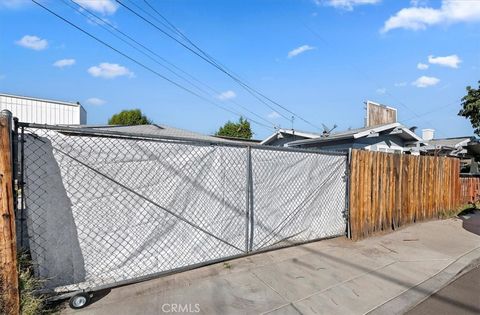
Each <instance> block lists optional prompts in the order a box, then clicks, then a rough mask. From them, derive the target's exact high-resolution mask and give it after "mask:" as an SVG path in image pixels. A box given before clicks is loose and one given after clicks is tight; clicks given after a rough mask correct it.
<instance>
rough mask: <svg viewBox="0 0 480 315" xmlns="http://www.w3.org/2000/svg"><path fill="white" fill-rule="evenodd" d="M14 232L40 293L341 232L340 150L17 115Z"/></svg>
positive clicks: (343, 168)
mask: <svg viewBox="0 0 480 315" xmlns="http://www.w3.org/2000/svg"><path fill="white" fill-rule="evenodd" d="M18 137H19V143H20V145H19V150H18V151H19V154H18V159H19V161H20V162H19V164H20V172H19V174H20V180H19V181H18V182H19V183H20V189H19V190H20V191H21V193H20V197H21V202H19V210H18V211H19V213H18V216H17V217H18V218H20V222H19V229H20V232H19V235H20V237H19V242H20V243H21V244H22V246H23V247H25V248H28V249H29V251H30V253H31V257H32V261H33V265H34V270H35V274H36V276H37V277H38V278H41V279H43V283H44V290H45V291H46V292H54V291H55V292H58V293H62V292H72V291H79V290H86V291H91V290H96V289H99V288H104V287H111V286H116V285H120V284H125V283H131V282H135V281H140V280H144V279H149V278H153V277H156V276H158V275H161V274H164V273H170V272H175V271H180V270H185V269H188V268H192V267H195V266H200V265H205V264H209V263H212V262H216V261H221V260H225V259H228V258H232V257H238V256H241V255H245V254H248V253H250V252H258V251H262V250H266V249H271V248H275V247H282V246H286V245H291V244H297V243H303V242H307V241H312V240H317V239H321V238H326V237H333V236H338V235H344V234H345V231H346V200H347V198H346V194H347V190H346V189H347V188H346V172H347V155H346V154H344V153H335V152H316V151H306V150H292V149H285V148H273V147H263V146H258V145H254V146H249V145H245V144H241V143H234V142H232V143H228V142H211V141H203V140H196V139H184V138H175V137H158V136H150V135H139V134H127V133H123V132H115V131H104V130H95V129H82V128H71V127H70V128H67V127H58V126H57V127H54V126H42V125H34V124H26V123H20V124H19V131H18Z"/></svg>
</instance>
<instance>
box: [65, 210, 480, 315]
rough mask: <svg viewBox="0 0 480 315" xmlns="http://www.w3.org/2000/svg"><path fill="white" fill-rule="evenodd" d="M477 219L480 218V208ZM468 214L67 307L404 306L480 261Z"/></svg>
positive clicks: (282, 310) (342, 310)
mask: <svg viewBox="0 0 480 315" xmlns="http://www.w3.org/2000/svg"><path fill="white" fill-rule="evenodd" d="M470 219H476V220H478V222H480V220H479V219H480V214H478V213H476V214H474V215H471V217H470ZM465 222H466V223H464V221H462V220H460V219H448V220H443V221H431V222H426V223H421V224H416V225H412V226H409V227H407V228H404V229H402V230H399V231H397V232H394V233H390V234H387V235H383V236H377V237H373V238H370V239H367V240H363V241H360V242H352V241H350V240H348V239H345V238H336V239H331V240H325V241H319V242H315V243H310V244H306V245H302V246H296V247H291V248H286V249H281V250H276V251H271V252H267V253H262V254H257V255H253V256H249V257H245V258H240V259H235V260H231V261H229V262H228V264H224V263H219V264H215V265H211V266H207V267H203V268H199V269H196V270H192V271H188V272H184V273H180V274H176V275H171V276H167V277H163V278H160V279H156V280H151V281H147V282H143V283H138V284H134V285H129V286H124V287H120V288H116V289H113V290H112V291H111V292H110V293H109V294H107V295H106V296H104V297H103V298H101V299H100V300H98V301H97V302H95V303H93V304H91V305H90V306H88V307H86V308H84V309H82V310H79V311H73V310H71V309H65V310H64V311H63V313H64V314H98V315H100V314H102V315H108V314H116V315H120V314H162V313H175V312H173V310H174V308H176V310H177V311H178V310H179V309H181V310H183V311H191V312H195V311H199V313H201V314H259V313H267V314H342V315H343V314H365V313H369V312H371V313H377V314H387V313H388V314H392V313H393V314H395V313H397V314H401V313H404V312H405V311H407V310H409V309H410V308H411V307H413V306H414V305H416V304H417V303H419V302H421V301H422V300H424V299H425V298H426V297H428V296H429V295H431V294H432V293H434V292H436V291H438V290H439V289H441V288H442V287H444V286H445V285H446V284H448V283H450V282H451V281H452V280H453V279H454V278H455V277H457V276H458V275H459V274H462V271H465V270H466V269H468V268H467V267H469V266H473V265H474V264H475V263H478V261H479V259H480V236H478V235H476V234H475V233H473V232H469V231H467V230H466V229H464V225H465V224H468V222H470V221H469V220H466V221H465ZM470 225H471V224H470ZM470 230H471V229H470ZM185 307H186V309H185ZM182 308H183V309H182ZM177 313H178V312H177Z"/></svg>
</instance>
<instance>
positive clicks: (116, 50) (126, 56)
mask: <svg viewBox="0 0 480 315" xmlns="http://www.w3.org/2000/svg"><path fill="white" fill-rule="evenodd" d="M32 2H33V3H35V4H36V5H38V6H40V7H41V8H43V9H44V10H46V11H48V12H49V13H51V14H53V15H54V16H56V17H57V18H59V19H61V20H62V21H64V22H65V23H67V24H69V25H70V26H72V27H74V28H76V29H77V30H79V31H81V32H82V33H84V34H85V35H87V36H89V37H91V38H93V39H94V40H96V41H97V42H99V43H101V44H102V45H104V46H106V47H108V48H110V49H111V50H113V51H115V52H116V53H118V54H120V55H122V56H123V57H125V58H127V59H128V60H130V61H132V62H134V63H135V64H137V65H138V66H140V67H142V68H144V69H145V70H147V71H149V72H151V73H153V74H155V75H157V76H158V77H160V78H162V79H164V80H165V81H167V82H169V83H171V84H173V85H175V86H176V87H178V88H180V89H182V90H184V91H186V92H188V93H190V94H192V95H194V96H196V97H198V98H200V99H202V100H203V101H205V102H208V103H210V104H212V105H214V106H216V107H219V108H221V109H223V110H225V111H228V112H230V113H232V114H235V115H237V116H240V117H246V118H247V119H249V120H250V121H252V122H254V123H256V124H258V125H260V126H263V127H266V128H268V129H271V127H270V126H266V125H264V124H262V123H260V122H257V121H255V120H253V119H251V118H248V117H247V116H245V115H242V114H239V113H237V112H235V111H232V110H230V109H228V108H225V107H223V106H220V105H218V104H216V103H214V102H211V101H210V100H209V99H207V98H205V97H203V96H202V95H200V94H198V93H196V92H194V91H192V90H190V89H188V88H186V87H184V86H182V85H181V84H179V83H177V82H175V81H173V80H172V79H170V78H168V77H166V76H164V75H162V74H161V73H159V72H158V71H156V70H154V69H152V68H150V67H148V66H146V65H145V64H143V63H142V62H140V61H138V60H136V59H134V58H132V57H130V56H129V55H127V54H125V53H123V52H122V51H120V50H118V49H117V48H115V47H113V46H111V45H110V44H108V43H106V42H105V41H103V40H101V39H100V38H98V37H96V36H95V35H93V34H91V33H89V32H87V31H85V30H84V29H82V28H81V27H79V26H77V25H76V24H74V23H72V22H70V21H69V20H67V19H66V18H64V17H62V16H61V15H59V14H57V13H56V12H54V11H52V10H50V9H49V8H47V7H46V6H44V5H42V4H40V3H39V2H37V1H36V0H32Z"/></svg>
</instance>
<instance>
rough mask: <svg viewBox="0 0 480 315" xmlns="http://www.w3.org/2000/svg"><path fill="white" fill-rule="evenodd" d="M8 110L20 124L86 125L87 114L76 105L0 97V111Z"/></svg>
mask: <svg viewBox="0 0 480 315" xmlns="http://www.w3.org/2000/svg"><path fill="white" fill-rule="evenodd" d="M3 109H8V110H9V111H11V112H12V114H13V116H14V117H18V120H19V121H21V122H28V123H37V124H48V125H78V124H86V123H87V113H86V112H85V110H84V109H83V108H82V107H81V106H80V105H77V104H73V103H72V104H69V103H62V102H55V101H49V100H41V99H34V98H25V97H16V96H13V95H0V110H3Z"/></svg>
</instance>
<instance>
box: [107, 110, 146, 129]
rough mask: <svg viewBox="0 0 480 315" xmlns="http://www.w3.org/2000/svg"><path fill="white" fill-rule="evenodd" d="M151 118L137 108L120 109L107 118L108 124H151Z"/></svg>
mask: <svg viewBox="0 0 480 315" xmlns="http://www.w3.org/2000/svg"><path fill="white" fill-rule="evenodd" d="M151 123H152V122H151V120H150V119H148V118H147V116H145V115H143V114H142V111H141V110H139V109H131V110H122V111H121V112H120V113H118V114H115V115H113V116H112V117H111V118H110V119H109V120H108V124H109V125H122V126H131V125H148V124H151Z"/></svg>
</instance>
